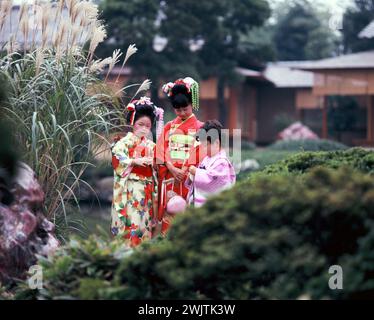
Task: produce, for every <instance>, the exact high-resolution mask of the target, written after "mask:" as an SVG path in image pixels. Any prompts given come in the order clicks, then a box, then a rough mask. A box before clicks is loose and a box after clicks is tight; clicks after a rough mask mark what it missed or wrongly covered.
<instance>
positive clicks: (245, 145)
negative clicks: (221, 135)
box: [242, 140, 256, 151]
mask: <svg viewBox="0 0 374 320" xmlns="http://www.w3.org/2000/svg"><path fill="white" fill-rule="evenodd" d="M255 149H256V144H255V143H254V142H251V141H246V140H244V141H242V150H246V151H248V150H255Z"/></svg>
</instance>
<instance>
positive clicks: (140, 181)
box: [111, 132, 157, 247]
mask: <svg viewBox="0 0 374 320" xmlns="http://www.w3.org/2000/svg"><path fill="white" fill-rule="evenodd" d="M154 152H155V144H154V143H153V142H152V141H151V140H149V139H147V138H142V139H140V138H138V137H137V136H135V135H134V134H133V133H132V132H129V133H128V134H127V135H126V136H125V137H124V138H122V139H120V140H119V141H117V142H116V143H115V144H114V145H113V146H112V164H113V169H114V188H113V189H114V194H113V203H112V228H111V231H112V234H113V235H114V236H121V237H123V238H124V239H125V241H126V244H128V245H129V246H132V247H133V246H136V245H138V244H140V243H141V242H142V241H144V240H147V239H150V238H151V237H152V227H153V223H152V220H153V217H154V208H153V204H156V203H157V179H156V172H155V170H154V169H153V167H152V166H146V167H141V166H132V165H130V164H131V161H132V159H135V158H140V157H152V158H153V157H154Z"/></svg>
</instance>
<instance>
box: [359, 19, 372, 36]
mask: <svg viewBox="0 0 374 320" xmlns="http://www.w3.org/2000/svg"><path fill="white" fill-rule="evenodd" d="M358 37H359V38H374V20H373V21H372V22H370V23H369V24H368V25H367V26H366V27H365V28H364V29H362V30H361V32H360V33H359V34H358Z"/></svg>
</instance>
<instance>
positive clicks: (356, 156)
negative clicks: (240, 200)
mask: <svg viewBox="0 0 374 320" xmlns="http://www.w3.org/2000/svg"><path fill="white" fill-rule="evenodd" d="M318 166H323V167H327V168H332V169H338V168H341V167H345V166H348V167H351V168H353V169H355V170H357V171H362V172H364V173H369V174H372V173H374V152H373V151H370V150H365V149H363V148H351V149H348V150H339V151H330V152H324V151H320V152H302V153H298V154H296V155H293V156H291V157H289V158H287V159H285V160H282V161H279V162H277V163H274V164H272V165H270V166H267V167H266V168H265V169H264V170H263V171H262V172H261V173H260V174H262V175H263V174H265V175H267V174H271V175H273V174H300V173H305V172H307V171H309V170H310V169H313V168H314V167H318Z"/></svg>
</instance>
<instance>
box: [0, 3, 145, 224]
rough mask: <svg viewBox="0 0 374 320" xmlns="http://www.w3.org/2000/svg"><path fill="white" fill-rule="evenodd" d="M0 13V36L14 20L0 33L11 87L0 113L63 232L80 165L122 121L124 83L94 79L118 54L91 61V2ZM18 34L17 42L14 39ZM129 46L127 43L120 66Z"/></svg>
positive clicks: (96, 25) (94, 17)
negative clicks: (121, 85)
mask: <svg viewBox="0 0 374 320" xmlns="http://www.w3.org/2000/svg"><path fill="white" fill-rule="evenodd" d="M2 3H3V2H2ZM38 12H39V14H38ZM35 13H36V15H35ZM30 14H34V21H35V22H34V26H35V28H34V29H32V28H30V23H29V19H30V16H29V15H30ZM0 19H1V20H0V35H1V32H2V31H3V30H4V26H5V25H6V24H7V23H9V24H10V23H13V24H14V23H18V25H19V28H17V29H16V31H15V34H9V35H7V36H8V41H7V42H6V43H4V44H3V49H6V54H5V55H3V57H2V58H1V60H0V67H1V69H0V72H1V73H2V74H3V75H4V76H5V77H6V78H7V79H8V82H9V84H10V88H11V89H10V91H11V92H9V102H8V103H7V105H6V107H5V110H4V111H5V114H6V117H7V119H8V121H10V123H12V125H13V128H14V131H15V132H14V134H15V135H16V138H17V142H18V143H17V144H18V145H17V148H18V150H19V152H20V153H21V155H22V157H23V160H24V161H25V162H27V163H28V164H29V165H30V166H31V167H32V168H33V169H34V170H35V172H36V175H37V177H38V179H39V181H40V183H41V184H42V186H43V189H44V191H45V194H46V199H45V213H46V215H47V217H49V218H50V219H52V220H53V221H54V222H55V223H56V225H57V227H58V228H59V229H60V230H63V229H64V227H66V226H69V217H68V212H69V211H68V210H67V207H68V205H69V203H72V202H75V203H76V204H77V205H79V188H80V186H82V185H85V186H86V187H88V188H90V185H89V184H88V183H87V182H86V181H84V180H83V179H82V175H83V173H84V171H85V170H86V169H87V168H88V167H89V166H93V160H94V159H95V157H96V156H97V155H98V153H99V152H100V150H102V144H103V142H104V143H106V144H108V145H109V141H108V139H107V138H108V135H109V134H110V133H111V131H112V130H113V129H116V130H118V127H115V125H114V124H116V125H117V126H118V125H120V126H121V125H124V123H125V121H124V112H123V108H122V105H121V99H120V98H119V93H122V94H123V93H124V92H127V90H128V89H129V88H128V87H125V88H122V89H121V90H120V92H113V90H112V89H111V88H109V87H108V86H107V85H106V83H105V81H104V80H101V78H100V77H99V74H100V72H101V71H102V70H103V69H106V70H107V72H108V73H109V72H110V71H111V70H112V69H113V67H114V66H115V65H116V64H117V63H120V57H121V56H122V53H121V52H120V51H119V50H116V51H115V52H114V53H113V56H112V57H108V58H106V59H103V60H95V54H94V52H95V49H96V47H97V46H98V44H99V43H100V42H102V41H103V40H104V38H105V36H106V32H105V28H104V26H103V24H102V22H101V21H99V20H98V10H97V6H96V5H94V4H92V3H91V2H88V1H79V0H67V1H63V0H61V1H59V3H57V4H54V5H51V4H50V3H48V2H45V3H41V2H40V1H37V2H36V3H33V4H31V5H28V4H23V5H22V6H21V9H20V12H19V17H18V21H12V22H11V21H10V20H11V19H10V11H9V9H8V6H5V5H2V6H0ZM13 20H14V19H13ZM20 34H21V36H22V37H20ZM20 38H21V39H23V40H24V41H23V42H22V43H17V39H20ZM86 43H87V45H86V46H84V45H85V44H86ZM83 47H87V48H88V50H87V51H86V52H85V51H84V50H83ZM135 52H136V47H135V46H133V45H132V46H130V47H129V49H128V51H127V52H126V55H125V58H124V61H123V63H121V65H122V67H124V65H125V62H126V61H127V59H128V58H129V57H130V56H131V55H132V54H134V53H135ZM107 76H108V74H107V75H106V77H105V78H107ZM133 86H134V85H133ZM137 86H138V88H137V91H136V93H135V95H136V94H138V93H139V92H140V91H143V90H148V89H149V81H148V80H146V81H144V82H143V83H142V84H138V85H137ZM70 227H73V226H72V225H70Z"/></svg>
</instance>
